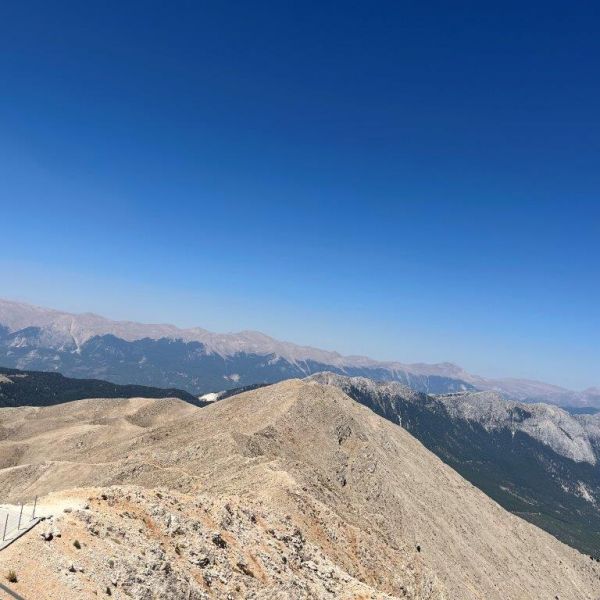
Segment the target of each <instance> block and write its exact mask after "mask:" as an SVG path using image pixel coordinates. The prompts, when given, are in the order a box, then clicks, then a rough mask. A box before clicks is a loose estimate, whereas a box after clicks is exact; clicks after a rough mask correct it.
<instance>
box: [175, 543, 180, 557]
mask: <svg viewBox="0 0 600 600" xmlns="http://www.w3.org/2000/svg"><path fill="white" fill-rule="evenodd" d="M175 554H177V556H181V548H180V547H179V544H177V545H176V546H175Z"/></svg>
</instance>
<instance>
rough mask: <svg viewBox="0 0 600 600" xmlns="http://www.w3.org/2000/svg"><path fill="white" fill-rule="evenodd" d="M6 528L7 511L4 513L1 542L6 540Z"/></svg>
mask: <svg viewBox="0 0 600 600" xmlns="http://www.w3.org/2000/svg"><path fill="white" fill-rule="evenodd" d="M7 528H8V511H6V519H4V531H3V532H2V541H4V540H5V539H6V529H7Z"/></svg>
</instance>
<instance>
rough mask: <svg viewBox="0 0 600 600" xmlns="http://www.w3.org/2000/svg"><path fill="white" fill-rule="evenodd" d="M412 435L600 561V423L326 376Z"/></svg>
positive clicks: (490, 395)
mask: <svg viewBox="0 0 600 600" xmlns="http://www.w3.org/2000/svg"><path fill="white" fill-rule="evenodd" d="M308 380H309V381H314V382H317V383H319V384H324V385H332V386H334V387H336V388H338V389H341V390H342V391H344V393H346V394H348V395H349V396H350V397H351V398H353V399H354V400H356V401H358V402H360V403H361V404H364V405H365V406H367V407H369V408H370V409H372V410H373V411H375V412H376V413H378V414H380V415H381V416H383V417H385V418H386V419H388V420H390V421H392V422H394V423H398V424H399V425H401V426H402V427H403V428H405V429H406V430H407V431H410V432H411V433H412V434H413V435H414V436H415V437H416V438H417V439H419V440H420V441H421V442H422V443H423V444H424V445H425V446H426V447H427V448H429V449H430V450H431V451H432V452H434V453H435V454H437V455H438V456H439V457H440V458H441V459H442V460H444V462H446V463H447V464H449V465H450V466H452V468H454V469H456V470H457V471H458V472H459V473H460V474H461V475H462V476H463V477H465V478H467V479H468V480H469V481H471V482H472V483H473V484H474V485H477V486H478V487H479V488H480V489H482V490H483V491H485V492H486V493H487V494H488V495H489V496H491V497H492V498H494V499H495V500H496V501H497V502H499V503H500V504H501V505H502V506H504V507H505V508H507V509H508V510H511V511H512V512H514V513H516V514H519V515H521V516H523V517H524V518H526V519H528V520H530V521H532V522H533V523H535V524H537V525H539V526H540V527H542V528H544V529H546V530H547V531H550V532H551V533H553V534H554V535H556V536H558V537H559V538H560V539H562V540H563V541H566V542H567V543H569V544H571V545H573V546H575V547H577V548H579V549H581V550H582V551H585V552H587V553H589V554H591V555H593V556H600V511H599V507H600V463H599V460H600V435H599V434H600V415H570V414H569V413H568V412H566V411H564V410H562V409H560V408H558V407H556V406H550V405H545V404H524V403H518V402H509V401H506V400H504V399H503V398H502V397H501V396H500V395H499V394H497V393H495V392H462V393H457V394H447V395H438V396H431V395H427V394H424V393H421V392H416V391H415V390H412V389H410V388H407V387H406V386H403V385H401V384H399V383H397V382H376V381H372V380H369V379H366V378H363V377H345V376H341V375H338V374H335V373H320V374H317V375H313V376H311V377H309V378H308Z"/></svg>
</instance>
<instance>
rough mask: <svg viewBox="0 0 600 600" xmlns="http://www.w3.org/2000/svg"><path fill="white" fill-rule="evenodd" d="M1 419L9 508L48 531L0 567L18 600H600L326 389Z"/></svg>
mask: <svg viewBox="0 0 600 600" xmlns="http://www.w3.org/2000/svg"><path fill="white" fill-rule="evenodd" d="M0 419H1V420H0V432H1V440H2V441H0V460H1V464H0V467H1V470H0V486H1V489H2V490H4V491H5V494H6V498H5V500H6V501H7V502H14V501H15V500H17V499H19V498H21V497H24V496H32V495H36V494H39V495H40V501H39V502H40V506H43V507H45V508H44V510H46V511H47V512H52V513H53V514H54V517H53V518H51V519H47V520H46V521H44V522H43V523H42V524H40V525H39V526H38V527H37V528H35V529H34V530H32V531H31V532H29V533H28V534H27V535H25V536H23V537H21V538H20V539H19V540H18V541H17V542H15V543H14V544H12V545H11V546H10V547H9V548H7V549H6V550H4V551H3V552H2V553H0V569H1V570H2V571H3V572H8V571H9V570H12V571H14V572H15V574H16V575H17V579H18V581H17V582H16V583H14V584H11V585H12V587H13V589H14V590H16V591H17V592H18V593H20V594H22V595H24V596H25V597H26V598H30V597H35V598H97V597H104V596H108V595H110V596H113V597H117V598H121V597H123V598H126V597H133V598H138V599H142V598H144V599H145V598H154V597H161V598H205V597H214V598H227V597H230V598H250V597H255V598H384V597H395V598H431V599H434V598H436V599H437V598H439V599H441V598H452V599H461V600H462V599H475V598H486V599H488V598H489V599H498V600H500V599H502V600H505V599H507V598H514V599H526V598H532V599H533V598H556V597H558V598H560V599H561V600H564V599H573V600H580V599H596V598H598V597H599V596H600V591H599V590H600V565H599V564H598V563H596V562H595V561H590V559H589V557H587V556H584V555H582V554H580V553H578V552H577V551H575V550H573V549H571V548H569V547H567V546H565V545H564V544H562V543H560V542H558V541H557V540H556V539H555V538H553V537H552V536H550V535H549V534H547V533H545V532H543V531H541V530H539V529H538V528H536V527H534V526H533V525H530V524H528V523H526V522H525V521H523V520H521V519H519V518H518V517H515V516H513V515H511V514H509V513H508V512H506V511H505V510H504V509H502V508H501V507H500V506H499V505H497V504H496V503H495V502H493V501H492V500H490V499H489V498H488V497H487V496H485V495H484V494H483V493H482V492H480V491H479V490H477V489H476V488H474V487H473V486H472V485H471V484H469V483H468V482H466V481H465V480H464V479H462V478H461V477H460V476H459V475H457V473H455V472H454V471H453V470H452V469H450V468H449V467H448V466H446V465H444V464H443V463H442V462H441V461H440V460H439V459H437V458H436V457H435V456H434V455H433V454H432V453H431V452H429V451H428V450H426V449H425V448H424V447H423V446H422V445H421V444H420V443H419V442H418V441H416V440H415V439H414V438H413V437H412V436H411V435H410V434H409V433H407V432H406V431H405V430H403V429H402V428H400V427H399V426H397V425H394V424H392V423H390V422H388V421H386V420H384V419H382V418H380V417H379V416H377V415H375V414H374V413H372V412H371V411H370V410H369V409H367V408H365V407H363V406H361V405H359V404H357V403H356V402H354V401H353V400H351V399H350V398H349V397H348V396H346V395H345V394H344V393H343V392H342V391H341V390H339V389H337V388H334V387H331V386H327V385H320V384H317V383H311V382H301V381H298V380H292V381H287V382H284V383H280V384H276V385H273V386H270V387H266V388H261V389H258V390H255V391H251V392H247V393H245V394H241V395H237V396H233V397H231V398H228V399H225V400H222V401H219V402H217V403H215V404H213V405H211V406H208V407H206V408H197V407H194V406H191V405H189V404H186V403H184V402H182V401H180V400H173V399H166V400H149V399H140V398H136V399H129V400H81V401H77V402H72V403H69V404H63V405H57V406H52V407H47V408H31V407H24V408H9V409H2V410H1V411H0ZM65 511H66V512H65ZM40 534H44V536H42V535H40ZM49 534H52V535H51V536H50V535H49ZM48 537H50V538H51V539H49V540H48V539H47V538H48Z"/></svg>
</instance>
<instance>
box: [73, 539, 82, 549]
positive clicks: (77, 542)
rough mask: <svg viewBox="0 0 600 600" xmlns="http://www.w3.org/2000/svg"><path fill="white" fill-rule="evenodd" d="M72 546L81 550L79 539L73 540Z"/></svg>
mask: <svg viewBox="0 0 600 600" xmlns="http://www.w3.org/2000/svg"><path fill="white" fill-rule="evenodd" d="M73 546H75V548H77V550H81V544H80V543H79V540H75V541H74V542H73Z"/></svg>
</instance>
